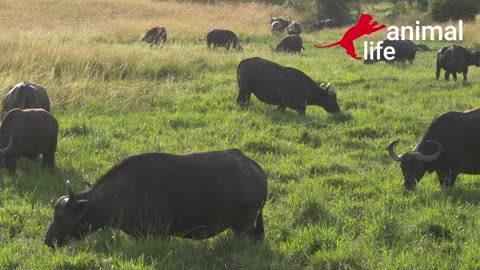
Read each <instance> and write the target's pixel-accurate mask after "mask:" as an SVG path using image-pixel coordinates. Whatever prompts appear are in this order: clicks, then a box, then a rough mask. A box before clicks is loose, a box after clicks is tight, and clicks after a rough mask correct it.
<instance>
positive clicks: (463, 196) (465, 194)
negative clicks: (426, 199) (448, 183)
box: [433, 179, 480, 205]
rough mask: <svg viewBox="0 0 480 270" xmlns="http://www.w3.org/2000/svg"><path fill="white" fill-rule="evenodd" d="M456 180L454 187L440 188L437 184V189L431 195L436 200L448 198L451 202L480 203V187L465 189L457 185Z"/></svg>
mask: <svg viewBox="0 0 480 270" xmlns="http://www.w3.org/2000/svg"><path fill="white" fill-rule="evenodd" d="M458 180H459V179H457V183H456V184H455V187H453V188H450V189H441V187H440V185H438V188H439V190H438V191H436V192H435V193H434V194H433V197H434V198H435V199H437V200H441V199H445V198H448V199H449V200H451V201H452V202H459V203H462V204H472V205H480V189H466V188H464V187H462V186H460V185H459V184H460V183H458Z"/></svg>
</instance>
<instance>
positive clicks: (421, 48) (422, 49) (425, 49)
mask: <svg viewBox="0 0 480 270" xmlns="http://www.w3.org/2000/svg"><path fill="white" fill-rule="evenodd" d="M417 51H419V52H431V51H432V49H430V47H428V46H427V44H417Z"/></svg>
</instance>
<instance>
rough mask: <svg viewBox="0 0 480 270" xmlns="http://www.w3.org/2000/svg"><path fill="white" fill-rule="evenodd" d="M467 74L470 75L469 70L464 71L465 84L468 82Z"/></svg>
mask: <svg viewBox="0 0 480 270" xmlns="http://www.w3.org/2000/svg"><path fill="white" fill-rule="evenodd" d="M467 74H468V70H464V71H463V81H464V82H466V81H467Z"/></svg>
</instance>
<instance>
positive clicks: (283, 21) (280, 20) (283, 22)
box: [270, 16, 292, 32]
mask: <svg viewBox="0 0 480 270" xmlns="http://www.w3.org/2000/svg"><path fill="white" fill-rule="evenodd" d="M274 22H278V23H279V25H280V26H279V27H281V29H282V30H281V32H283V30H285V28H287V27H288V26H289V25H290V24H291V23H292V21H291V20H286V19H283V18H279V17H272V16H270V25H272V24H273V23H274Z"/></svg>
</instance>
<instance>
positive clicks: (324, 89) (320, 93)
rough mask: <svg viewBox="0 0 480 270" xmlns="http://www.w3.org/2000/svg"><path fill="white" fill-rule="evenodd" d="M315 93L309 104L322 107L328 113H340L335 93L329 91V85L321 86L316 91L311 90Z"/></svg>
mask: <svg viewBox="0 0 480 270" xmlns="http://www.w3.org/2000/svg"><path fill="white" fill-rule="evenodd" d="M313 91H314V92H315V93H314V95H313V98H312V100H311V101H309V102H308V103H309V104H313V105H318V106H321V107H323V108H324V109H325V110H326V111H327V112H329V113H338V112H340V106H338V102H337V93H335V91H333V90H331V89H330V83H328V84H327V85H325V84H323V83H322V84H321V85H319V87H318V89H315V90H313Z"/></svg>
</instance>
